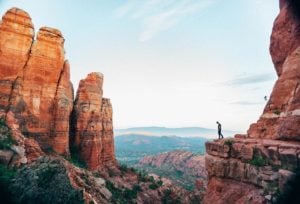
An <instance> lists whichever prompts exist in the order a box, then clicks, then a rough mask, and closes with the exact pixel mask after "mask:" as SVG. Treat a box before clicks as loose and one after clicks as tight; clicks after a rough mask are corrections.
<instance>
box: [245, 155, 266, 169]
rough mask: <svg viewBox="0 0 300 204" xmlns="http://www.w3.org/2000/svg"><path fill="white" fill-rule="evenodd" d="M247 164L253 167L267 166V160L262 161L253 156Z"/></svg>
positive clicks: (259, 157)
mask: <svg viewBox="0 0 300 204" xmlns="http://www.w3.org/2000/svg"><path fill="white" fill-rule="evenodd" d="M249 163H250V164H252V165H254V166H257V167H261V166H265V165H267V164H268V162H267V160H266V159H264V158H263V157H261V156H254V157H253V158H252V160H250V162H249Z"/></svg>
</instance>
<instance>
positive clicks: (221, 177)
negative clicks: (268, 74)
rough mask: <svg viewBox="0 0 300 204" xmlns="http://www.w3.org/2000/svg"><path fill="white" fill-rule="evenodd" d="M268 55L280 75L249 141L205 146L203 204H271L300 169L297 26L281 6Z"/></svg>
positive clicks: (282, 3) (245, 137)
mask: <svg viewBox="0 0 300 204" xmlns="http://www.w3.org/2000/svg"><path fill="white" fill-rule="evenodd" d="M280 8H281V10H280V13H279V15H278V17H277V18H276V20H275V22H274V27H273V31H272V35H271V44H270V53H271V56H272V60H273V62H274V66H275V70H276V72H277V75H278V80H277V81H276V83H275V85H274V88H273V91H272V93H271V97H270V99H269V101H268V103H267V105H266V107H265V109H264V111H263V114H262V115H261V117H260V118H259V120H258V121H257V122H256V123H254V124H252V125H251V126H250V128H249V130H248V134H247V135H242V134H239V135H236V137H235V138H233V139H224V140H218V141H214V142H207V143H206V152H207V155H206V158H205V159H206V161H205V162H206V170H207V172H208V177H209V182H208V188H207V192H206V195H205V198H204V203H272V202H275V200H276V198H277V196H278V192H281V191H282V190H283V187H284V185H285V183H286V181H287V180H288V179H289V178H290V177H291V175H293V174H294V173H293V172H294V171H295V169H297V168H299V167H300V164H299V158H300V142H299V140H300V128H299V126H300V86H299V84H300V81H299V79H300V35H299V30H300V26H299V25H300V24H299V23H300V22H299V18H297V16H296V13H295V10H293V8H291V6H290V4H289V1H287V0H286V1H284V0H281V1H280Z"/></svg>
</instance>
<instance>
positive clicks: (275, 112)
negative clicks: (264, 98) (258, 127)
mask: <svg viewBox="0 0 300 204" xmlns="http://www.w3.org/2000/svg"><path fill="white" fill-rule="evenodd" d="M273 113H274V114H276V115H280V113H281V111H280V110H279V109H275V110H274V111H273Z"/></svg>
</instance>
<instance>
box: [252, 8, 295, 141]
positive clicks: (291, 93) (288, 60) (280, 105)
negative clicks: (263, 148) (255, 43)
mask: <svg viewBox="0 0 300 204" xmlns="http://www.w3.org/2000/svg"><path fill="white" fill-rule="evenodd" d="M281 6H282V9H281V11H280V14H279V15H278V17H277V18H276V20H275V23H274V28H273V32H272V36H271V45H270V52H271V56H272V59H273V62H274V65H275V69H276V71H277V74H278V76H279V78H278V80H277V82H276V83H275V86H274V88H273V91H272V94H271V97H270V100H269V101H268V104H267V105H266V107H265V109H264V112H263V114H262V116H261V117H260V119H259V120H258V121H257V123H255V124H252V125H251V126H250V129H249V131H248V135H249V136H250V137H254V138H272V139H288V140H295V139H296V140H300V129H299V128H298V127H299V125H300V100H299V98H300V86H299V78H300V59H299V55H300V24H299V23H300V22H299V20H298V18H297V17H296V14H295V12H294V11H293V9H292V8H291V6H290V5H289V4H288V3H286V2H285V3H284V2H282V5H281Z"/></svg>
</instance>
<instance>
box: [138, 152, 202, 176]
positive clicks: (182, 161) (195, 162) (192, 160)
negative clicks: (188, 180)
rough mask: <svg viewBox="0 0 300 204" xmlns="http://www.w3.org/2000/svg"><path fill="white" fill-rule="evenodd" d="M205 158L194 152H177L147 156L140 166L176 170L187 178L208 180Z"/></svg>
mask: <svg viewBox="0 0 300 204" xmlns="http://www.w3.org/2000/svg"><path fill="white" fill-rule="evenodd" d="M204 158H205V157H204V156H202V155H194V154H193V153H192V152H187V151H184V150H175V151H171V152H166V153H162V154H158V155H153V156H145V157H143V158H142V159H141V160H140V161H139V165H149V166H154V167H157V168H163V167H166V168H169V169H171V168H174V169H175V170H177V171H181V172H183V173H184V174H186V175H187V176H194V177H198V178H203V179H206V178H207V172H206V170H205V159H204Z"/></svg>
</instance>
